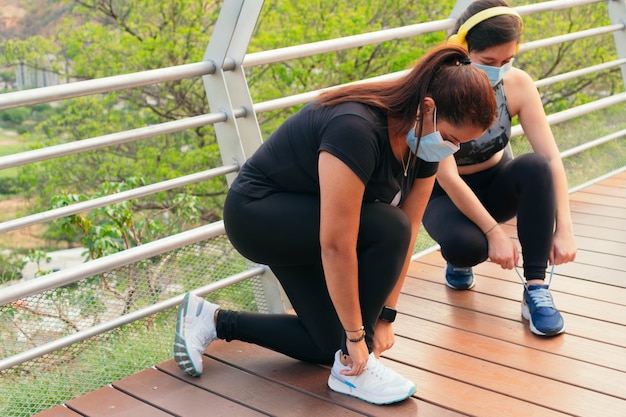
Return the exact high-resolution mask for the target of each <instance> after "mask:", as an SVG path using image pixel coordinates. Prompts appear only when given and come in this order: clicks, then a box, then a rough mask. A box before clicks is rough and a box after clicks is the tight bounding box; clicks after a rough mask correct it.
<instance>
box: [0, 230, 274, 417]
mask: <svg viewBox="0 0 626 417" xmlns="http://www.w3.org/2000/svg"><path fill="white" fill-rule="evenodd" d="M248 268H249V265H248V261H246V260H245V259H243V258H242V257H241V256H240V255H239V254H238V253H237V252H236V251H235V250H234V249H233V248H232V247H231V246H230V243H229V242H228V239H226V238H225V237H224V236H220V237H217V238H214V239H211V240H209V241H206V242H201V243H197V244H194V245H190V246H185V247H183V248H181V249H178V250H175V251H171V252H168V253H165V254H163V255H160V256H156V257H153V258H149V259H145V260H142V261H140V262H137V263H134V264H130V265H128V266H125V267H123V268H119V269H115V270H112V271H109V272H106V273H104V274H101V275H98V276H93V277H90V278H88V279H85V280H82V281H79V282H76V283H73V284H70V285H68V286H65V287H61V288H56V289H53V290H50V291H46V292H43V293H40V294H36V295H32V296H29V297H26V298H24V299H20V300H18V301H15V302H13V303H10V304H7V305H3V306H0V337H1V340H2V345H1V348H0V355H1V356H2V357H9V356H11V355H14V354H17V353H19V352H23V351H26V350H29V349H32V348H35V347H37V346H41V345H43V344H46V343H49V342H51V341H54V340H58V339H60V338H63V337H64V336H67V335H71V334H73V333H75V332H78V331H81V330H85V329H88V328H92V327H94V326H97V325H99V324H101V323H104V322H107V321H108V320H112V319H114V318H116V317H120V316H124V315H127V314H129V313H132V312H134V311H137V310H140V309H141V308H143V307H145V306H148V305H153V304H155V303H158V302H159V301H162V300H165V299H168V298H170V297H172V296H174V295H177V294H181V293H184V292H186V291H188V290H192V289H196V288H199V287H202V286H205V285H207V284H209V283H215V282H219V281H220V280H222V279H224V278H226V277H229V276H233V275H236V274H237V273H239V272H241V271H243V270H246V269H248ZM208 299H210V300H211V301H213V302H215V303H218V304H220V305H222V306H224V307H225V308H236V309H242V310H248V311H259V312H267V311H268V306H267V300H265V298H264V291H263V289H262V285H261V283H260V281H259V279H258V278H252V279H248V280H244V281H241V282H240V283H237V284H234V285H230V286H227V287H225V288H223V289H220V290H218V291H215V292H213V293H211V294H210V295H209V296H208ZM175 322H176V309H175V308H169V309H166V310H164V311H162V312H160V313H157V314H153V315H150V316H148V317H145V318H143V319H141V320H137V321H134V322H132V323H129V324H127V325H124V326H121V327H117V328H115V329H113V330H111V331H108V332H104V333H101V334H98V335H96V336H93V337H90V338H88V339H86V340H84V341H81V342H78V343H74V344H72V345H70V346H67V347H64V348H62V349H59V350H57V351H54V352H52V353H49V354H46V355H43V356H41V357H38V358H35V359H32V360H29V361H26V362H24V363H22V364H20V365H18V366H14V367H12V368H10V369H7V370H4V371H1V372H0V375H1V377H0V415H2V416H6V417H9V416H29V415H32V414H33V413H35V412H37V411H40V410H42V409H45V408H49V407H51V406H52V405H54V404H59V403H62V402H63V401H66V400H67V399H70V398H75V397H76V396H78V395H80V394H82V393H86V392H89V391H92V390H94V389H97V388H99V387H102V386H104V385H107V384H109V383H111V382H113V381H116V380H118V379H120V378H123V377H124V376H127V375H130V374H132V373H134V372H137V371H139V370H141V369H144V368H146V367H149V366H152V365H154V364H156V363H159V362H162V361H164V360H167V359H169V358H171V356H172V341H173V337H174V331H175Z"/></svg>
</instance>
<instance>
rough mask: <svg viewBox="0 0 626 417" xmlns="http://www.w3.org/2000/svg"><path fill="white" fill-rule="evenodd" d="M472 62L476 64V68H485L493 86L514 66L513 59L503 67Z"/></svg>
mask: <svg viewBox="0 0 626 417" xmlns="http://www.w3.org/2000/svg"><path fill="white" fill-rule="evenodd" d="M472 64H474V66H475V67H476V68H478V69H481V70H483V71H484V72H485V74H487V77H488V78H489V81H490V82H491V86H492V87H494V86H496V85H498V83H499V82H500V81H502V79H503V78H504V76H505V75H506V73H507V72H509V70H510V69H511V68H512V67H513V60H510V61H509V62H507V63H506V64H504V65H502V66H501V67H492V66H489V65H482V64H476V63H475V62H472Z"/></svg>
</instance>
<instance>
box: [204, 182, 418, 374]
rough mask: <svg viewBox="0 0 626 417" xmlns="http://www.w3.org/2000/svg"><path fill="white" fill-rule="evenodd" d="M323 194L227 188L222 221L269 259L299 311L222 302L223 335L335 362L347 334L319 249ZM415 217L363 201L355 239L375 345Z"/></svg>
mask: <svg viewBox="0 0 626 417" xmlns="http://www.w3.org/2000/svg"><path fill="white" fill-rule="evenodd" d="M319 207H320V200H319V196H317V195H312V194H296V193H275V194H272V195H270V196H268V197H265V198H262V199H252V198H248V197H246V196H244V195H241V194H240V193H237V192H235V191H232V190H231V191H229V193H228V196H227V198H226V202H225V204H224V226H225V228H226V233H227V235H228V237H229V239H230V241H231V242H232V244H233V246H234V247H235V248H236V249H237V250H238V251H239V252H240V253H241V254H242V255H243V256H245V257H246V258H248V259H250V260H252V261H254V262H258V263H261V264H266V265H268V266H269V267H270V268H271V270H272V271H273V272H274V274H275V275H276V277H277V278H278V280H279V281H280V283H281V285H282V287H283V289H284V290H285V293H286V294H287V296H288V297H289V301H290V302H291V305H292V306H293V308H294V310H295V312H296V315H289V314H260V313H251V312H243V311H242V312H237V311H227V310H220V312H219V313H218V319H217V335H218V337H219V338H221V339H224V340H227V341H230V340H241V341H245V342H251V343H254V344H257V345H260V346H263V347H266V348H269V349H272V350H275V351H277V352H280V353H284V354H286V355H288V356H291V357H293V358H296V359H300V360H304V361H308V362H314V363H324V364H331V363H332V362H333V359H334V354H335V352H336V351H337V350H338V349H340V348H341V349H342V350H343V351H344V352H347V350H346V347H345V342H346V337H345V333H344V331H343V327H342V325H341V323H340V322H339V319H338V317H337V313H336V312H335V308H334V306H333V304H332V302H331V299H330V296H329V294H328V290H327V288H326V281H325V278H324V271H323V268H322V260H321V253H320V240H319V234H320V208H319ZM410 238H411V224H410V221H409V219H408V217H407V216H406V214H405V213H404V212H403V211H402V210H400V209H399V208H397V207H394V206H390V205H388V204H383V203H371V204H364V205H363V208H362V211H361V224H360V229H359V235H358V242H357V254H358V262H359V265H358V268H359V298H360V304H361V314H362V318H363V325H364V326H365V330H366V334H367V337H366V341H367V344H368V347H369V349H370V351H371V347H372V335H373V333H374V326H375V324H376V321H377V319H378V316H379V314H380V311H381V309H382V307H383V305H384V303H385V301H386V299H387V297H388V295H389V294H390V293H391V291H392V289H393V288H394V286H395V284H396V283H397V280H398V278H399V275H400V273H401V272H402V266H403V265H404V261H405V258H406V255H407V251H408V247H409V242H410Z"/></svg>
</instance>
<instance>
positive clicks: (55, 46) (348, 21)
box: [0, 0, 623, 222]
mask: <svg viewBox="0 0 626 417" xmlns="http://www.w3.org/2000/svg"><path fill="white" fill-rule="evenodd" d="M454 3H455V2H454V0H447V1H445V2H439V3H433V2H432V1H427V0H399V1H391V0H368V1H365V2H361V3H356V4H355V3H354V2H347V1H340V2H337V1H331V0H315V1H310V2H301V1H300V2H299V1H295V0H291V1H287V0H267V1H266V2H265V5H264V7H263V10H262V12H261V16H260V19H259V22H258V24H257V27H256V30H255V33H254V36H253V37H252V39H251V42H250V47H249V52H257V51H264V50H270V49H275V48H280V47H285V46H291V45H295V44H302V43H308V42H315V41H320V40H327V39H334V38H337V37H342V36H349V35H355V34H360V33H364V32H371V31H375V30H380V29H384V28H386V27H398V26H402V25H408V24H414V23H420V22H427V21H432V20H437V19H444V18H446V17H447V16H448V15H449V13H450V10H451V8H452V6H453V5H454ZM515 3H522V2H521V1H517V2H514V4H513V5H516V4H515ZM220 5H221V2H217V1H212V0H173V1H167V2H165V1H156V2H155V1H152V0H127V1H123V2H120V1H113V0H75V1H70V0H64V7H63V8H61V10H71V14H69V15H67V17H66V18H65V20H64V22H63V24H61V25H59V26H58V27H57V30H56V32H55V34H54V35H53V36H51V37H49V38H43V37H41V36H35V37H33V38H29V39H25V40H21V41H18V40H13V41H7V42H5V43H3V44H1V45H0V52H3V53H4V55H3V58H2V59H3V60H4V64H5V65H15V64H16V63H19V62H25V63H28V64H29V65H33V66H36V67H37V66H38V67H46V68H48V69H50V68H54V69H56V70H58V71H61V70H62V71H65V75H66V76H67V77H68V78H70V79H72V80H81V79H92V78H97V77H105V76H110V75H116V74H123V73H130V72H136V71H142V70H149V69H155V68H162V67H170V66H174V65H179V64H186V63H193V62H199V61H200V60H201V59H202V57H203V54H204V51H205V49H206V45H207V44H208V42H209V41H210V36H211V33H212V30H213V27H214V24H215V21H216V19H217V16H218V15H219V11H220ZM607 23H608V16H607V11H606V5H605V4H602V3H596V4H593V5H589V6H585V7H577V8H575V9H574V10H573V11H570V10H562V11H554V12H549V13H545V14H541V15H538V16H529V17H527V18H525V26H526V30H525V34H524V40H525V41H531V40H533V39H538V38H540V37H546V36H549V35H550V34H554V35H557V34H564V33H568V32H571V31H573V30H578V29H584V28H587V27H591V26H598V25H603V24H607ZM445 36H446V34H445V33H443V31H442V32H439V33H434V34H429V35H424V36H416V37H414V38H409V39H404V40H393V41H388V42H383V43H381V44H376V45H366V46H362V47H357V48H352V49H350V50H347V51H338V52H330V53H326V54H321V55H316V56H313V57H306V58H302V59H297V60H296V59H294V60H290V61H288V62H283V63H280V64H276V65H263V66H259V67H253V68H247V69H246V75H247V78H248V82H249V85H250V90H251V94H252V98H253V101H254V102H261V101H264V100H269V99H273V98H278V97H283V96H285V95H290V94H294V93H298V92H304V91H310V90H314V89H319V88H324V87H330V86H334V85H338V84H342V83H346V82H351V81H355V80H360V79H364V78H369V77H373V76H376V75H381V74H385V73H389V72H393V71H399V70H403V69H406V68H408V67H409V66H410V65H411V64H413V62H414V61H415V60H416V59H417V58H418V57H420V56H421V55H422V54H423V52H424V51H425V50H427V49H430V48H431V47H432V46H433V45H435V44H439V43H441V42H443V41H444V39H445ZM603 39H605V38H603ZM603 39H597V38H591V39H589V40H581V41H576V42H570V43H566V44H563V45H559V46H555V47H552V48H548V49H545V50H544V49H541V50H538V51H530V52H528V53H524V54H520V56H519V57H518V59H517V61H516V65H518V66H520V67H521V68H524V69H526V70H527V71H528V72H529V73H530V74H531V75H532V76H533V77H534V78H536V79H538V78H542V77H545V76H549V75H554V74H557V73H562V72H567V71H570V70H573V69H576V68H579V67H580V63H581V62H588V63H591V62H592V61H594V63H595V61H598V62H597V63H599V62H604V61H607V60H609V59H614V57H615V55H616V54H615V51H614V47H613V46H612V42H605V43H602V42H603ZM600 44H602V45H600ZM605 44H606V45H605ZM592 45H593V47H592ZM599 45H600V46H599ZM607 45H608V46H607ZM588 51H593V52H592V54H591V55H590V54H589V53H588ZM0 55H2V54H0ZM51 56H54V57H56V59H51V58H50V57H51ZM44 57H45V59H44ZM616 79H619V77H615V76H614V74H611V73H610V72H607V73H606V74H602V75H600V76H597V75H594V76H589V77H583V78H581V79H577V80H574V81H571V82H566V83H560V84H559V85H556V86H554V87H548V88H545V89H542V90H541V93H542V96H543V99H544V103H545V104H546V107H547V110H548V112H551V111H554V110H559V109H562V108H566V107H571V106H572V105H574V104H578V103H581V102H584V101H587V100H590V99H591V98H593V97H597V96H598V95H599V94H606V92H612V91H617V90H618V89H620V88H623V86H622V84H621V82H620V81H615V80H616ZM55 110H56V112H55V113H54V114H53V115H52V116H50V117H48V118H47V119H46V120H45V121H42V122H41V123H39V124H38V125H37V128H36V129H35V131H34V132H33V133H32V134H31V136H30V141H31V142H33V143H36V145H35V146H36V147H43V146H47V145H53V144H58V143H63V142H71V141H78V140H82V139H84V138H89V137H95V136H100V135H104V134H108V133H114V132H118V131H122V130H127V129H133V128H137V127H141V126H146V125H150V124H155V123H160V122H166V121H170V120H177V119H181V118H184V117H189V116H195V115H199V114H204V113H207V112H208V111H209V109H208V104H207V100H206V96H205V91H204V88H203V85H202V82H201V79H199V78H197V79H192V80H181V81H175V82H168V83H163V84H158V85H149V86H145V87H141V88H134V89H127V90H123V91H119V92H114V93H108V94H101V95H98V96H91V97H84V98H78V99H74V100H67V101H64V102H62V103H60V105H59V107H57V108H56V109H55ZM295 110H297V107H296V108H290V109H285V110H281V111H273V112H268V113H264V114H261V115H260V116H259V121H260V123H261V127H262V131H263V136H264V137H268V136H269V135H270V134H271V132H272V131H273V130H274V129H275V128H276V127H277V126H278V124H279V123H281V122H282V121H283V120H284V119H285V118H286V117H287V116H288V115H289V114H291V113H293V112H294V111H295ZM219 165H221V158H220V154H219V149H218V147H217V144H216V141H215V136H214V132H213V128H212V127H210V126H207V127H202V128H198V129H194V130H189V131H185V132H179V133H176V134H169V135H164V136H160V137H156V138H152V139H149V140H142V141H138V142H136V143H127V144H123V145H118V146H113V147H109V148H106V149H101V150H96V151H90V152H85V153H82V154H80V155H74V156H66V157H63V158H58V159H55V160H51V161H45V162H40V163H37V164H34V165H30V166H28V168H27V169H24V170H22V173H21V175H20V181H21V184H22V186H23V187H24V189H25V190H27V194H28V195H29V196H31V197H33V198H34V199H33V201H34V202H35V204H37V207H33V210H37V209H42V208H45V207H47V206H48V205H49V202H50V201H51V200H52V199H53V198H54V196H56V195H66V194H70V193H74V194H85V195H93V194H95V193H96V192H99V190H100V185H101V184H102V183H120V182H123V181H125V180H126V179H127V178H131V177H136V176H141V177H143V178H145V181H146V183H154V182H157V181H162V180H166V179H170V178H174V177H178V176H181V175H185V174H191V173H194V172H198V171H201V170H204V169H207V168H210V167H215V166H219ZM225 191H226V184H225V182H224V181H223V180H222V179H215V180H212V181H205V182H203V183H201V184H197V185H191V186H188V187H185V188H184V190H174V191H172V192H166V193H163V194H160V195H159V196H152V197H145V198H142V199H141V200H140V201H137V202H133V210H134V211H137V212H140V211H142V210H146V211H150V210H155V209H161V208H163V207H167V206H168V205H173V204H175V203H174V202H175V198H176V195H177V194H179V193H181V192H183V193H187V194H189V195H193V196H195V197H197V198H198V199H199V203H198V204H199V208H200V211H201V217H200V218H201V221H203V222H207V221H213V220H216V219H219V218H220V217H221V207H222V203H223V197H224V193H225Z"/></svg>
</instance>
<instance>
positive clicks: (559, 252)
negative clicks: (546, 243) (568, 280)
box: [550, 230, 577, 265]
mask: <svg viewBox="0 0 626 417" xmlns="http://www.w3.org/2000/svg"><path fill="white" fill-rule="evenodd" d="M576 251H577V248H576V241H575V240H574V235H573V234H571V233H559V231H558V230H557V231H556V233H554V236H553V238H552V249H551V250H550V264H551V265H560V264H564V263H566V262H571V261H573V260H574V259H575V258H576Z"/></svg>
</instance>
